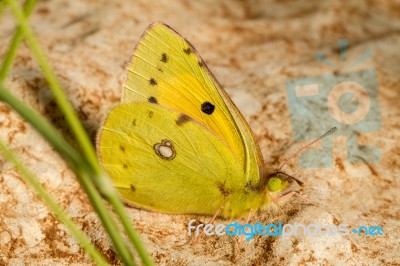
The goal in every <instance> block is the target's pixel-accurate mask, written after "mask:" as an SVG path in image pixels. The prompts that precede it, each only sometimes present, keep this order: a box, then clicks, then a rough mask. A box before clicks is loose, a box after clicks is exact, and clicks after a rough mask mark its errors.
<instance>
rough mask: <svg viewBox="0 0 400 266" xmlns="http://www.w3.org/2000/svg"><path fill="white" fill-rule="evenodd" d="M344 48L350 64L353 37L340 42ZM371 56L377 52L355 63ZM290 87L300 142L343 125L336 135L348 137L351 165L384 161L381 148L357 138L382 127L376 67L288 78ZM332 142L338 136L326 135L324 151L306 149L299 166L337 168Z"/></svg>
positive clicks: (320, 56)
mask: <svg viewBox="0 0 400 266" xmlns="http://www.w3.org/2000/svg"><path fill="white" fill-rule="evenodd" d="M339 48H340V54H341V59H342V65H344V62H345V55H346V49H347V41H346V40H340V41H339ZM370 56H372V52H370V51H367V52H365V53H364V54H363V55H362V56H361V57H359V58H358V59H357V60H356V61H355V62H354V63H353V64H352V65H351V67H354V66H357V65H359V64H360V63H361V62H362V61H364V60H365V59H367V58H368V57H370ZM316 57H317V59H318V60H319V61H321V62H323V63H324V64H327V65H330V66H335V65H334V64H333V63H332V62H331V61H329V60H328V59H327V58H326V57H325V55H323V54H321V53H317V55H316ZM286 90H287V95H288V100H289V111H290V118H291V123H292V133H293V137H294V139H295V140H296V141H303V140H312V139H315V138H317V137H319V136H321V135H323V134H324V133H325V132H326V131H328V130H329V129H331V128H332V127H337V131H336V133H335V135H336V136H340V135H342V136H346V137H347V160H348V161H349V162H350V163H355V162H368V163H375V162H379V160H380V151H379V149H378V148H376V147H373V146H371V145H361V144H359V143H358V139H357V138H358V136H359V135H360V134H361V133H365V132H373V131H379V130H380V128H381V113H380V109H379V102H378V85H377V81H376V75H375V71H374V70H373V69H363V70H357V71H351V72H345V71H343V72H338V73H332V74H324V75H319V76H312V77H304V78H298V79H291V80H288V81H287V84H286ZM332 141H333V137H332V136H330V137H326V138H324V139H322V148H321V149H308V150H305V151H303V152H302V153H301V154H300V157H299V165H300V166H301V167H304V168H329V167H332Z"/></svg>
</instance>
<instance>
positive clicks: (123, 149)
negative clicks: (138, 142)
mask: <svg viewBox="0 0 400 266" xmlns="http://www.w3.org/2000/svg"><path fill="white" fill-rule="evenodd" d="M119 149H120V150H121V151H123V152H125V146H123V145H122V144H120V145H119Z"/></svg>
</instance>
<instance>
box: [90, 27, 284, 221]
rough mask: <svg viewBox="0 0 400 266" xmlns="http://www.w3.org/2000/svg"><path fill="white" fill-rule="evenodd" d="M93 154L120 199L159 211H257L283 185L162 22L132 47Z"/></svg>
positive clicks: (196, 59)
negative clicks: (114, 103) (121, 88)
mask: <svg viewBox="0 0 400 266" xmlns="http://www.w3.org/2000/svg"><path fill="white" fill-rule="evenodd" d="M97 150H98V156H99V159H100V161H101V163H102V165H103V167H104V169H105V170H106V172H107V173H108V174H109V176H110V177H111V179H112V181H113V185H114V186H115V187H116V188H117V189H118V191H119V193H120V194H121V195H122V197H123V198H124V199H125V200H126V201H128V202H129V203H131V204H133V205H135V206H138V207H140V208H144V209H149V210H154V211H160V212H165V213H173V214H204V215H215V216H217V215H220V216H223V217H231V218H233V217H238V216H242V215H245V214H248V213H249V212H251V210H253V211H257V210H265V209H266V208H267V207H268V205H270V203H271V200H272V197H273V195H274V194H275V193H279V192H282V191H283V190H285V189H286V188H287V187H288V184H289V183H290V180H291V179H290V178H288V177H287V176H284V175H280V173H278V172H277V171H276V170H273V169H269V168H267V167H266V166H265V165H264V162H263V158H262V154H261V153H260V150H259V147H258V144H257V143H256V142H255V139H254V137H253V135H252V132H251V129H250V128H249V125H248V124H247V123H246V121H245V120H244V118H243V116H242V115H241V113H240V112H239V110H238V109H237V108H236V106H235V105H234V104H233V102H232V101H231V99H230V98H229V96H228V95H227V94H226V92H225V91H224V90H223V89H222V87H221V86H220V85H219V83H218V82H217V81H216V79H215V78H214V76H213V75H212V74H211V72H210V71H209V70H208V68H207V66H206V65H205V63H204V61H203V60H202V59H201V57H200V56H199V54H198V53H197V51H196V50H195V49H194V48H193V46H192V45H191V44H190V43H189V42H188V41H186V40H185V39H184V38H183V37H181V36H180V35H179V34H178V33H177V32H175V31H174V30H173V29H171V28H170V27H168V26H166V25H165V24H162V23H154V24H152V25H150V26H149V27H148V29H147V30H146V31H145V33H144V34H143V36H142V37H141V39H140V41H139V43H138V44H137V46H136V48H135V51H134V54H133V57H132V60H131V62H130V65H129V67H128V73H127V76H126V80H125V85H124V91H123V96H122V99H121V103H120V104H119V105H117V106H115V107H114V108H113V109H112V110H111V112H110V113H109V114H108V116H107V118H106V119H105V121H104V124H103V126H102V128H101V130H100V132H99V134H98V138H97ZM289 194H290V193H289Z"/></svg>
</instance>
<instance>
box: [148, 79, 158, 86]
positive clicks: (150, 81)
mask: <svg viewBox="0 0 400 266" xmlns="http://www.w3.org/2000/svg"><path fill="white" fill-rule="evenodd" d="M149 84H150V85H151V86H156V85H157V80H155V79H154V78H151V79H150V80H149Z"/></svg>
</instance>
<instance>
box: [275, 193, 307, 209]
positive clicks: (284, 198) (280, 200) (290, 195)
mask: <svg viewBox="0 0 400 266" xmlns="http://www.w3.org/2000/svg"><path fill="white" fill-rule="evenodd" d="M294 196H296V197H299V198H301V199H303V200H305V201H306V202H309V201H308V199H307V198H306V197H304V196H303V195H301V194H300V193H299V192H297V191H292V192H289V193H287V194H285V195H283V196H280V197H277V198H273V199H272V200H273V201H274V202H275V203H276V204H277V205H278V206H279V205H280V204H282V203H285V202H286V201H288V200H289V199H291V198H293V197H294Z"/></svg>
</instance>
